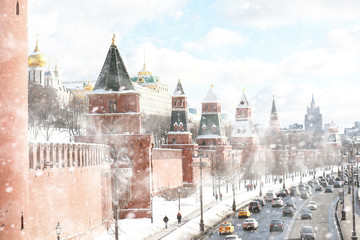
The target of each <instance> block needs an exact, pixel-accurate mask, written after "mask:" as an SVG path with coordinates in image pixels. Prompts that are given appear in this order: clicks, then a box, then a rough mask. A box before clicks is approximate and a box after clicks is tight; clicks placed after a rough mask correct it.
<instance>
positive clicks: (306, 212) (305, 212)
mask: <svg viewBox="0 0 360 240" xmlns="http://www.w3.org/2000/svg"><path fill="white" fill-rule="evenodd" d="M311 217H312V212H311V210H310V209H308V208H303V209H301V211H300V218H301V220H302V219H311Z"/></svg>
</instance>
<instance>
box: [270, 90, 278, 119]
mask: <svg viewBox="0 0 360 240" xmlns="http://www.w3.org/2000/svg"><path fill="white" fill-rule="evenodd" d="M271 115H277V112H276V106H275V96H274V95H273V101H272V106H271Z"/></svg>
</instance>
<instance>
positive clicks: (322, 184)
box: [320, 180, 329, 188]
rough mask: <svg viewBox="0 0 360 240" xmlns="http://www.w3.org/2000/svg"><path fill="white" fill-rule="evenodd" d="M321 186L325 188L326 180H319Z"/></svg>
mask: <svg viewBox="0 0 360 240" xmlns="http://www.w3.org/2000/svg"><path fill="white" fill-rule="evenodd" d="M320 184H321V186H323V187H324V188H326V187H327V186H328V185H329V184H328V183H327V181H326V180H321V183H320Z"/></svg>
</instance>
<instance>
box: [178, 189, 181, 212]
mask: <svg viewBox="0 0 360 240" xmlns="http://www.w3.org/2000/svg"><path fill="white" fill-rule="evenodd" d="M178 193H179V212H180V193H181V189H180V188H178Z"/></svg>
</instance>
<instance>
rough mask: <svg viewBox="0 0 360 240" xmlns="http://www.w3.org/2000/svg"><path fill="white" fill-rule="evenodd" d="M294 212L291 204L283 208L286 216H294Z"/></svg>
mask: <svg viewBox="0 0 360 240" xmlns="http://www.w3.org/2000/svg"><path fill="white" fill-rule="evenodd" d="M294 212H295V210H294V208H293V207H290V206H289V207H285V208H284V209H283V213H282V215H283V216H284V217H286V216H290V217H293V216H294Z"/></svg>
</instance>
